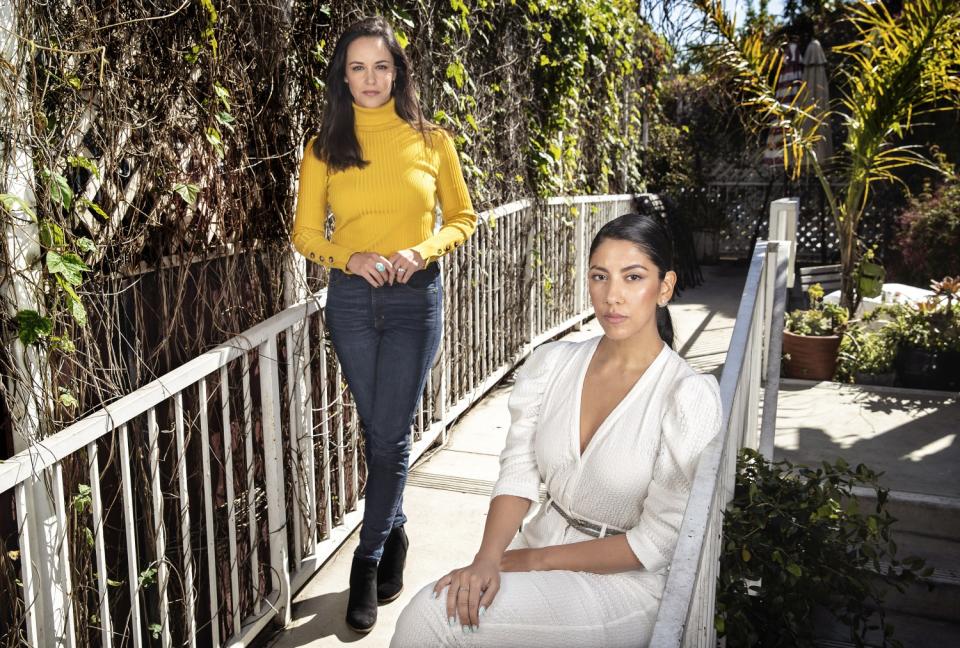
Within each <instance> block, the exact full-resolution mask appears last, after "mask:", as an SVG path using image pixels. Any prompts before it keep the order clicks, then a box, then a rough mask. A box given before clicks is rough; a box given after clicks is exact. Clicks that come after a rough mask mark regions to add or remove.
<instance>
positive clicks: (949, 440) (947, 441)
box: [900, 434, 957, 461]
mask: <svg viewBox="0 0 960 648" xmlns="http://www.w3.org/2000/svg"><path fill="white" fill-rule="evenodd" d="M956 439H957V435H956V434H948V435H947V436H945V437H943V438H942V439H937V440H936V441H933V442H932V443H928V444H927V445H925V446H923V447H922V448H917V449H916V450H914V451H913V452H911V453H910V454H906V455H904V456H902V457H900V458H901V459H907V460H909V461H923V459H924V457H928V456H930V455H935V454H937V453H938V452H942V451H943V450H946V449H947V448H949V447H950V446H952V445H953V442H954V441H955V440H956Z"/></svg>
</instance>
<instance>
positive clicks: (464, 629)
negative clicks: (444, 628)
mask: <svg viewBox="0 0 960 648" xmlns="http://www.w3.org/2000/svg"><path fill="white" fill-rule="evenodd" d="M469 627H470V626H465V625H462V626H460V631H461V632H462V633H463V634H467V628H469Z"/></svg>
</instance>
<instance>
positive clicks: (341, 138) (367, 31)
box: [313, 16, 434, 171]
mask: <svg viewBox="0 0 960 648" xmlns="http://www.w3.org/2000/svg"><path fill="white" fill-rule="evenodd" d="M364 36H375V37H378V38H382V39H383V42H384V43H385V44H386V46H387V49H388V50H390V54H391V55H393V66H394V68H395V69H396V77H394V83H393V90H392V91H391V96H392V97H393V100H394V106H395V109H396V111H397V115H398V116H399V117H400V118H401V119H403V120H404V121H405V122H407V123H408V124H410V125H411V126H413V127H414V128H415V129H417V130H418V131H420V132H421V133H423V134H424V137H426V136H427V133H428V132H429V131H431V130H433V129H434V126H433V124H431V123H430V122H428V121H427V120H426V119H425V118H424V116H423V110H421V108H420V102H419V100H418V99H417V84H416V81H415V80H414V77H413V66H412V65H411V64H410V58H409V57H408V56H407V53H406V52H405V51H404V50H403V48H402V47H400V43H399V42H398V41H397V37H396V35H395V34H394V33H393V27H391V26H390V23H389V22H387V21H386V20H385V19H384V18H383V17H381V16H370V17H368V18H364V19H363V20H359V21H357V22H355V23H353V24H352V25H350V26H349V27H347V29H346V31H345V32H343V34H341V35H340V39H339V40H338V41H337V45H336V47H334V49H333V57H332V58H331V59H330V66H329V67H328V68H327V90H326V99H327V105H326V108H325V109H324V111H323V122H322V123H321V125H320V134H319V135H318V137H317V138H316V140H314V143H313V152H314V154H315V155H316V156H317V157H318V158H320V159H321V160H323V161H324V162H326V163H327V166H328V167H330V168H331V169H333V170H334V171H343V170H345V169H349V168H350V167H357V168H359V169H362V168H363V167H365V166H367V164H368V162H367V161H366V160H364V159H363V151H362V150H361V148H360V142H359V141H358V140H357V133H356V131H355V129H354V119H353V95H351V94H350V88H349V87H348V86H347V84H346V83H345V82H344V77H345V76H346V70H347V48H348V47H350V43H352V42H353V41H355V40H356V39H358V38H363V37H364Z"/></svg>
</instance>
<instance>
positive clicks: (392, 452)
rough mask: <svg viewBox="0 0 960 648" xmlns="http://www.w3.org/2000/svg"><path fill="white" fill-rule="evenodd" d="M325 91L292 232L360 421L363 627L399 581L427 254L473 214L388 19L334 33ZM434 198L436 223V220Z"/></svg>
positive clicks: (428, 324)
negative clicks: (321, 292)
mask: <svg viewBox="0 0 960 648" xmlns="http://www.w3.org/2000/svg"><path fill="white" fill-rule="evenodd" d="M326 100H327V101H326V109H325V111H324V115H323V123H322V125H321V128H320V134H319V135H318V136H317V137H315V138H313V139H312V140H311V142H310V143H309V144H308V145H307V150H306V152H305V154H304V158H303V163H302V165H301V168H300V189H299V194H298V197H297V213H296V220H295V222H294V225H293V244H294V246H295V247H296V249H297V250H298V251H299V252H300V253H301V254H303V255H304V256H305V257H307V258H308V259H310V260H311V261H314V262H316V263H320V264H322V265H324V266H327V267H329V268H331V270H330V280H329V287H328V292H327V306H326V311H325V315H326V323H327V327H328V329H329V331H330V337H331V340H332V342H333V346H334V349H335V350H336V353H337V357H338V358H339V360H340V365H341V366H342V368H343V373H344V375H345V377H346V379H347V384H348V385H349V387H350V391H351V393H352V394H353V398H354V402H355V403H356V406H357V412H358V414H359V415H360V419H361V422H362V424H363V433H364V441H365V444H366V446H365V447H366V453H365V454H366V462H367V488H366V507H365V510H364V515H363V526H362V527H361V529H360V544H359V546H358V547H357V550H356V553H355V554H354V558H353V565H352V567H351V570H350V598H349V602H348V604H347V624H348V625H349V626H350V627H351V628H352V629H353V630H355V631H357V632H361V633H366V632H369V631H370V630H371V629H372V628H373V625H374V623H376V620H377V603H378V601H379V602H380V603H385V602H388V601H392V600H394V599H395V598H396V597H397V596H399V594H400V591H401V590H402V588H403V567H404V563H405V561H406V554H407V547H408V544H409V542H408V540H407V536H406V533H405V532H404V530H403V525H404V523H405V522H406V516H405V515H404V513H403V487H404V484H405V483H406V479H407V462H408V459H409V455H410V431H411V424H412V422H413V416H414V413H415V410H416V407H417V402H418V401H419V399H420V394H421V393H422V391H423V386H424V382H425V380H426V375H427V371H428V370H429V369H430V366H431V364H432V362H433V358H434V356H435V355H436V352H437V348H438V346H439V344H440V336H441V318H442V306H443V294H442V286H441V278H440V268H439V266H438V265H437V263H436V261H437V259H438V258H439V257H441V256H443V255H444V254H446V253H447V252H450V251H451V250H453V249H454V248H455V247H457V246H459V245H461V244H462V243H463V242H464V241H465V240H466V239H467V237H469V236H470V235H471V234H472V233H473V231H474V230H475V229H476V224H477V216H476V213H475V212H474V210H473V206H472V204H471V202H470V196H469V195H468V193H467V187H466V184H465V182H464V180H463V174H462V172H461V170H460V164H459V161H458V158H457V152H456V150H455V148H454V145H453V142H452V140H451V138H450V136H449V135H448V134H447V133H446V132H445V131H443V130H441V129H440V128H438V127H436V126H434V125H433V124H430V123H429V122H427V121H426V120H425V119H424V116H423V112H422V110H421V109H420V105H419V103H418V98H417V90H416V85H415V82H414V76H413V70H412V68H411V65H410V59H409V58H407V55H406V52H404V50H403V48H401V47H400V44H399V43H398V42H397V39H396V36H395V35H394V33H393V29H392V28H391V27H390V24H389V23H387V21H386V20H384V19H383V18H381V17H379V16H377V17H372V18H365V19H363V20H361V21H359V22H356V23H354V24H353V25H351V26H350V27H348V28H347V30H346V32H345V33H344V34H343V35H342V36H341V37H340V40H339V41H338V42H337V45H336V48H335V49H334V52H333V58H332V59H331V61H330V67H329V70H328V72H327V87H326ZM437 199H439V201H440V205H441V207H442V211H443V223H442V226H441V227H440V228H439V230H437V231H434V229H435V227H434V225H435V216H434V208H435V205H436V201H437ZM328 207H329V209H330V211H332V213H333V216H334V220H335V227H334V229H333V234H332V236H331V237H330V238H329V239H328V238H327V237H326V220H327V209H328Z"/></svg>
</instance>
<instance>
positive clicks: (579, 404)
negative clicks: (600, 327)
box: [573, 335, 669, 463]
mask: <svg viewBox="0 0 960 648" xmlns="http://www.w3.org/2000/svg"><path fill="white" fill-rule="evenodd" d="M601 340H603V336H602V335H598V336H597V338H596V342H594V343H593V348H592V349H590V352H589V353H588V354H587V361H586V362H584V363H583V367H582V368H581V369H580V376H579V377H578V379H577V386H576V398H577V401H576V407H575V410H576V411H575V412H574V419H573V420H574V425H573V432H574V434H573V437H574V438H573V450H574V453H575V454H576V456H577V461H578V462H580V463H582V462H583V461H584V459H586V457H587V455H588V454H590V449H591V448H593V447H594V446H595V445H596V443H595V441H596V440H597V437H598V436H600V432H601V431H603V430H604V429H605V428H606V427H607V424H608V423H609V422H610V421H613V420H615V419H616V418H617V416H619V414H620V410H622V409H623V408H624V407H626V405H625V403H628V402H629V401H630V400H631V399H632V397H633V395H634V392H636V391H637V390H638V389H639V387H640V385H641V384H642V383H644V382H645V380H644V379H645V378H646V377H647V376H649V375H651V373H652V372H651V369H653V368H654V366H656V365H657V363H659V362H660V359H661V358H663V357H664V355H665V354H666V351H667V349H668V348H669V347H668V346H667V344H666V343H664V344H663V346H661V347H660V351H659V352H658V353H657V355H656V356H655V357H654V359H653V362H651V363H650V365H649V366H648V367H647V368H646V369H644V371H643V373H642V374H640V376H638V377H637V379H636V381H634V383H633V385H632V386H631V387H630V389H628V390H627V393H626V394H624V395H623V398H621V399H620V402H618V403H617V404H616V405H615V406H614V408H613V409H612V410H610V412H608V413H607V415H606V416H605V417H604V419H603V420H602V421H600V424H599V425H597V429H596V430H594V431H593V436H591V437H590V440H589V441H587V445H585V446H584V447H583V451H581V450H580V434H581V432H582V429H581V424H580V417H581V414H582V411H583V386H584V383H585V382H586V379H587V371H589V369H590V363H591V362H593V357H594V356H595V355H596V354H597V349H598V348H599V347H600V341H601Z"/></svg>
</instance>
